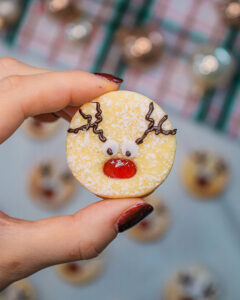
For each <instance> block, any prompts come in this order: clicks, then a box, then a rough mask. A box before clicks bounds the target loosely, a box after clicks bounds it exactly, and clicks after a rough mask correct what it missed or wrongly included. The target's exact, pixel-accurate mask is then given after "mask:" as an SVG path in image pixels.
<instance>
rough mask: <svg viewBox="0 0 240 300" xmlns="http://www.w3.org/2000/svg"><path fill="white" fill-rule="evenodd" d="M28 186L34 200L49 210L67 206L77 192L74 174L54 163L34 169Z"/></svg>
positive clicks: (45, 163)
mask: <svg viewBox="0 0 240 300" xmlns="http://www.w3.org/2000/svg"><path fill="white" fill-rule="evenodd" d="M28 186H29V192H30V195H31V196H32V198H33V200H34V201H36V202H37V203H39V204H41V205H42V206H44V207H46V208H49V209H55V208H60V207H62V206H63V205H65V204H67V203H68V202H69V201H70V200H71V199H72V197H73V195H74V193H75V191H76V181H75V178H74V177H73V176H72V174H71V173H70V172H69V171H68V170H66V169H64V170H62V169H61V168H60V167H59V166H58V165H57V163H54V162H52V161H48V162H42V163H40V164H38V165H36V166H35V167H34V168H33V169H32V171H31V173H30V177H29V182H28Z"/></svg>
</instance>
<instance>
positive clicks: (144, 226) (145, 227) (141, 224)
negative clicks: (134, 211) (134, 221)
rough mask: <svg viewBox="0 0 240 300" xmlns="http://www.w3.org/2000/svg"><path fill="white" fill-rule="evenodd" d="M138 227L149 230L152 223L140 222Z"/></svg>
mask: <svg viewBox="0 0 240 300" xmlns="http://www.w3.org/2000/svg"><path fill="white" fill-rule="evenodd" d="M138 226H139V227H140V228H141V229H148V227H149V226H150V223H149V222H148V220H143V221H142V222H140V223H139V224H138Z"/></svg>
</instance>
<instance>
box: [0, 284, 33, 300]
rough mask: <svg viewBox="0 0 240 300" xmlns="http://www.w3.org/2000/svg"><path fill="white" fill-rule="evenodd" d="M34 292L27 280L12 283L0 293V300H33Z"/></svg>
mask: <svg viewBox="0 0 240 300" xmlns="http://www.w3.org/2000/svg"><path fill="white" fill-rule="evenodd" d="M35 299H36V292H35V290H34V288H33V286H32V285H31V284H30V282H29V281H28V280H27V279H23V280H20V281H17V282H14V283H13V284H11V285H10V286H8V287H7V288H6V289H5V290H3V292H1V293H0V300H35Z"/></svg>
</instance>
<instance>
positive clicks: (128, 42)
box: [116, 25, 164, 69]
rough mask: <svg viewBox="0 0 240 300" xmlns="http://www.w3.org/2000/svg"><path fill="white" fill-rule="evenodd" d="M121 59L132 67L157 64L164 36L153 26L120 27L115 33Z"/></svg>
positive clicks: (162, 49)
mask: <svg viewBox="0 0 240 300" xmlns="http://www.w3.org/2000/svg"><path fill="white" fill-rule="evenodd" d="M116 37H117V41H118V44H119V48H120V49H121V52H122V56H123V60H124V61H125V62H126V63H127V64H129V65H131V66H132V67H134V68H144V69H146V68H149V67H154V66H157V65H158V63H159V61H160V58H161V57H162V54H163V51H164V38H163V35H162V33H161V32H160V31H159V29H157V28H155V27H153V26H146V25H145V26H137V27H134V28H121V29H120V30H119V31H118V33H117V35H116Z"/></svg>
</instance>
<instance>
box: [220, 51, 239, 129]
mask: <svg viewBox="0 0 240 300" xmlns="http://www.w3.org/2000/svg"><path fill="white" fill-rule="evenodd" d="M238 88H240V57H238V64H237V66H236V72H235V74H234V76H233V79H232V82H231V84H230V86H229V90H228V93H227V95H226V97H225V100H224V103H223V106H222V109H221V111H220V114H219V117H218V119H217V122H216V124H215V128H216V129H217V130H220V131H224V130H225V129H226V125H227V123H228V121H229V117H230V113H231V111H232V106H233V104H234V102H235V101H236V100H237V99H236V95H237V92H238Z"/></svg>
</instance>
